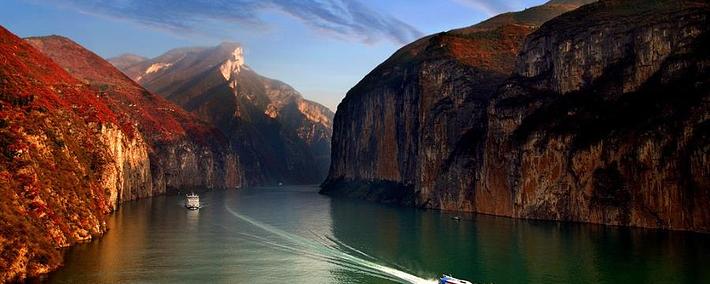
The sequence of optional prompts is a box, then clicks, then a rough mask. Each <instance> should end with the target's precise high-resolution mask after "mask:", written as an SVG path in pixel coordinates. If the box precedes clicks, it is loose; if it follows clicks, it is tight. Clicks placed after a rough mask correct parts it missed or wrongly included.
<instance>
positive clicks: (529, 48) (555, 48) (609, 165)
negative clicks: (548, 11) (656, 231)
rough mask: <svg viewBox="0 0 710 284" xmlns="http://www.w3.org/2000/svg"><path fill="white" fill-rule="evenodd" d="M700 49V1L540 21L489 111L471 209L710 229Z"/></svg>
mask: <svg viewBox="0 0 710 284" xmlns="http://www.w3.org/2000/svg"><path fill="white" fill-rule="evenodd" d="M577 19H585V21H584V22H579V21H578V20H577ZM587 22H589V23H595V25H586V24H585V23H587ZM708 50H710V5H709V4H708V3H707V2H693V1H654V2H648V1H602V2H600V3H596V4H593V5H589V6H585V7H582V8H580V9H579V10H576V11H574V12H572V13H569V14H565V15H563V16H560V17H558V18H556V19H554V20H552V21H550V22H548V23H547V24H545V25H544V26H543V27H542V28H541V29H540V30H538V31H537V32H535V33H534V34H532V35H531V36H530V37H529V38H528V40H527V41H526V43H525V46H524V48H523V50H522V52H521V54H520V56H519V57H518V60H517V63H516V69H515V74H514V75H513V77H512V78H511V79H510V80H509V81H508V83H507V84H506V85H505V87H503V88H502V89H501V90H500V91H499V94H498V96H497V97H496V98H495V99H494V101H493V102H492V103H491V107H490V108H489V111H488V116H489V118H488V122H489V132H488V135H487V138H486V143H485V144H486V149H485V151H484V161H483V168H482V171H481V172H480V175H481V177H482V182H480V183H479V184H478V185H477V186H476V187H475V188H476V189H478V190H480V191H477V193H478V192H480V193H481V194H480V195H479V194H477V195H476V198H474V202H473V204H474V208H476V210H477V211H479V212H486V213H488V212H491V213H497V214H504V215H509V216H515V217H525V218H536V219H555V220H573V221H584V222H593V223H603V224H614V225H633V226H642V227H659V228H669V229H683V230H693V231H710V209H708V208H707V206H706V205H707V204H709V203H708V202H710V183H709V181H710V180H709V178H708V177H709V175H708V173H709V171H710V169H709V167H708V158H709V156H708V155H709V154H708V153H710V151H708V150H709V147H710V146H708V145H710V143H708V142H709V141H708V133H710V132H708V125H710V124H708V123H709V121H708V119H709V118H710V84H709V83H710V71H709V70H708V68H707V66H709V64H710V53H708ZM506 193H507V194H506ZM489 196H499V197H503V198H498V199H497V201H499V204H494V203H491V202H489V201H488V199H489V198H488V197H489ZM503 204H506V205H508V206H503ZM499 205H500V206H499ZM501 208H505V209H501ZM501 211H503V212H501Z"/></svg>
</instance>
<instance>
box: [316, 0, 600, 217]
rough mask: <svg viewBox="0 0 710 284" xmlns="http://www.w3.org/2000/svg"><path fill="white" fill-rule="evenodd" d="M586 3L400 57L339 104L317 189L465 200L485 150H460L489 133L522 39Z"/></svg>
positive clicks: (455, 35) (491, 25)
mask: <svg viewBox="0 0 710 284" xmlns="http://www.w3.org/2000/svg"><path fill="white" fill-rule="evenodd" d="M557 2H563V3H557ZM586 2H589V1H552V2H550V3H547V4H545V5H542V6H538V7H533V8H530V9H527V10H524V11H521V12H515V13H505V14H502V15H499V16H496V17H493V18H491V19H489V20H487V21H484V22H482V23H480V24H477V25H474V26H471V27H467V28H463V29H457V30H452V31H448V32H443V33H439V34H435V35H430V36H427V37H424V38H422V39H420V40H417V41H415V42H413V43H411V44H409V45H407V46H405V47H403V48H402V49H400V50H399V51H397V52H396V53H395V54H394V55H392V56H391V57H390V58H389V59H387V61H385V62H384V63H382V64H380V65H379V66H377V68H375V69H374V70H373V71H372V72H370V74H368V75H367V76H366V77H365V78H364V79H363V80H362V81H360V82H359V83H358V84H357V85H356V86H355V87H353V88H352V89H351V90H350V91H349V92H348V94H347V96H346V97H345V99H343V101H342V102H341V103H340V105H339V106H338V110H337V112H336V115H335V120H334V129H333V142H332V148H333V149H332V158H331V165H330V171H329V175H328V178H327V180H326V181H325V183H324V184H323V191H322V192H323V193H328V194H335V195H349V196H363V197H365V198H367V199H371V200H380V201H385V202H394V203H403V204H408V205H415V203H416V204H421V203H423V202H424V203H426V202H428V201H427V200H429V199H432V198H433V196H430V195H432V194H437V192H440V191H447V192H449V194H450V195H456V196H455V197H453V198H454V199H456V200H467V199H470V197H471V196H470V190H468V189H469V188H470V186H471V185H472V183H473V182H474V179H475V176H474V175H472V174H470V170H471V169H472V168H478V167H480V163H481V162H482V155H483V152H482V147H481V145H478V146H474V147H471V148H466V149H464V146H467V145H468V144H470V143H478V144H482V142H481V141H476V138H477V137H480V136H482V135H484V133H485V132H486V129H487V123H486V116H487V111H486V109H487V107H488V104H489V102H490V99H491V97H492V96H493V95H494V93H495V91H496V89H497V88H498V87H499V86H500V85H501V84H502V83H503V82H504V81H505V80H506V78H508V77H509V76H510V74H511V73H512V71H513V68H514V66H515V56H516V55H517V53H518V51H519V50H520V48H521V47H522V45H523V43H524V40H525V37H526V36H527V35H528V34H530V33H531V32H533V31H534V30H535V29H536V27H538V26H539V25H540V24H542V23H543V22H544V21H546V20H549V19H551V18H552V17H555V16H557V15H560V14H562V13H564V12H566V11H569V10H572V9H574V8H576V7H579V5H581V4H583V3H586ZM456 157H458V158H456ZM456 159H458V160H456ZM444 171H448V172H450V175H449V176H446V177H444V176H442V174H443V172H444ZM430 206H435V205H430ZM459 209H461V210H471V209H472V208H459Z"/></svg>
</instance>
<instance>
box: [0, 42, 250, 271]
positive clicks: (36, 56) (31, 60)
mask: <svg viewBox="0 0 710 284" xmlns="http://www.w3.org/2000/svg"><path fill="white" fill-rule="evenodd" d="M30 43H31V44H32V45H34V46H36V47H37V48H35V47H33V46H32V45H30ZM38 49H41V50H42V52H40V51H39V50H38ZM43 53H44V54H43ZM50 57H51V58H50ZM53 59H54V60H53ZM55 61H56V62H55ZM0 63H1V65H0V153H1V155H0V176H2V178H1V179H0V195H2V196H3V197H4V199H3V202H2V204H0V244H1V245H0V282H7V281H12V280H21V279H24V278H26V277H32V276H37V275H39V274H42V273H46V272H49V271H51V270H53V269H56V268H57V267H58V266H59V265H61V262H62V258H61V252H60V250H59V249H58V248H61V247H66V246H70V245H73V244H75V243H77V242H82V241H88V240H91V239H92V238H93V237H95V236H98V235H101V234H102V233H103V232H104V231H105V230H106V226H105V223H104V221H103V220H104V216H105V215H106V214H107V213H109V212H110V211H112V210H114V209H115V208H116V207H117V206H118V205H119V204H120V202H122V201H126V200H132V199H136V198H142V197H148V196H152V195H155V194H160V193H163V192H165V191H166V190H168V189H170V188H184V187H198V186H199V187H208V188H218V187H228V188H233V187H235V186H237V185H238V184H239V183H240V182H241V173H240V172H239V169H240V168H239V166H238V159H237V158H236V156H235V155H234V154H233V152H232V151H231V149H230V147H229V144H228V141H227V140H226V139H225V138H224V137H223V136H222V135H221V133H220V132H219V131H218V130H217V129H215V128H213V127H211V126H209V125H208V124H206V123H205V122H201V121H200V120H199V119H197V118H196V117H195V116H193V115H191V114H189V113H187V112H185V111H184V110H181V109H180V108H179V107H177V106H175V105H173V104H171V103H169V102H167V101H166V100H164V99H162V98H161V97H158V96H155V95H152V94H151V93H149V92H147V91H146V90H144V89H143V88H142V87H140V86H138V85H137V84H135V83H134V82H133V81H131V80H130V79H129V78H127V77H126V76H125V75H123V74H122V73H121V72H120V71H118V70H117V69H115V68H114V67H113V66H112V65H111V64H109V63H107V62H106V61H104V60H103V59H101V58H99V57H98V56H96V55H95V54H93V53H91V52H89V51H87V50H86V49H84V48H82V47H81V46H79V45H77V44H75V43H74V42H72V41H70V40H68V39H65V38H61V37H45V38H33V39H30V40H28V41H23V40H21V39H19V38H17V37H16V36H15V35H13V34H12V33H10V32H9V31H7V30H5V29H4V28H0ZM58 63H59V64H58ZM60 65H61V66H60Z"/></svg>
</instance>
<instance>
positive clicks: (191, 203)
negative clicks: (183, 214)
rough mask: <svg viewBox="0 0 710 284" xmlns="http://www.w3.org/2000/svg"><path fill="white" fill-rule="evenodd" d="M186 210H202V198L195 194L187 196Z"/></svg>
mask: <svg viewBox="0 0 710 284" xmlns="http://www.w3.org/2000/svg"><path fill="white" fill-rule="evenodd" d="M185 208H187V209H190V210H197V209H200V196H199V195H197V194H194V193H189V194H188V195H186V196H185Z"/></svg>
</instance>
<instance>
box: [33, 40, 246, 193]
mask: <svg viewBox="0 0 710 284" xmlns="http://www.w3.org/2000/svg"><path fill="white" fill-rule="evenodd" d="M27 41H28V42H29V43H30V44H32V45H33V46H34V47H35V48H37V49H38V50H40V51H41V52H42V53H44V54H45V55H47V56H49V57H50V58H51V59H52V60H53V61H54V62H56V63H57V64H59V65H60V66H62V67H63V68H64V69H65V70H67V72H69V73H70V74H71V75H73V76H75V77H76V78H79V79H80V80H82V81H84V82H85V83H86V84H88V85H89V86H91V88H92V89H93V90H94V91H95V92H97V93H98V94H99V98H100V99H101V100H102V101H103V102H104V103H106V105H107V106H108V107H109V108H110V109H111V110H112V111H114V112H115V113H117V114H119V115H118V117H119V120H120V121H122V123H129V124H132V125H135V126H136V127H137V129H138V130H139V133H140V134H141V136H142V137H141V138H142V139H140V140H141V141H145V143H144V144H145V145H139V144H135V145H125V146H124V145H119V144H117V143H115V142H114V141H111V140H110V139H106V141H105V142H107V144H108V145H111V149H112V151H113V152H114V153H115V156H117V157H123V156H124V155H125V154H128V156H127V157H133V156H135V155H138V154H147V155H143V156H141V158H143V159H144V160H142V161H140V160H126V161H125V162H122V164H125V165H122V166H121V168H126V167H128V168H131V167H135V166H136V165H141V166H142V168H143V169H144V171H143V172H141V173H140V175H141V176H140V177H141V178H142V177H148V182H144V181H142V179H139V178H136V177H131V176H126V175H122V176H125V177H127V179H126V180H118V181H117V182H118V183H119V184H120V185H122V186H123V187H126V188H123V187H119V188H123V190H121V191H120V197H121V198H120V199H121V200H130V199H135V198H140V197H147V196H151V195H154V194H159V193H164V192H165V191H166V190H167V189H168V188H172V189H177V188H186V187H187V188H189V187H207V188H234V187H235V186H237V185H238V184H239V183H240V182H241V173H240V172H239V170H240V167H239V166H238V162H237V157H236V156H235V155H234V154H233V152H232V151H231V149H230V147H229V144H228V141H227V140H226V138H225V137H224V136H223V135H222V134H221V132H220V131H219V130H217V129H215V128H214V127H212V126H210V125H209V124H207V123H205V122H202V121H201V120H200V119H199V118H197V117H196V116H194V115H192V114H190V113H188V112H186V111H184V110H183V109H182V108H180V107H178V106H176V105H174V104H172V103H170V102H168V101H167V100H165V99H163V98H162V97H159V96H156V95H153V94H151V93H150V92H148V91H146V90H145V89H143V87H141V86H140V85H138V84H136V83H135V82H133V81H132V80H131V79H130V78H128V77H126V75H124V74H123V73H121V71H119V70H118V69H116V68H115V67H114V66H112V65H111V63H108V62H107V61H106V60H104V59H102V58H101V57H99V56H98V55H96V54H94V53H93V52H91V51H89V50H87V49H85V48H83V47H82V46H80V45H78V44H77V43H75V42H73V41H72V40H70V39H67V38H64V37H60V36H48V37H33V38H28V39H27ZM131 59H132V60H139V59H140V58H134V57H132V58H131ZM135 151H143V152H145V153H132V152H135ZM124 153H125V154H124ZM118 160H120V161H122V159H118ZM133 181H141V182H140V183H138V184H132V183H133Z"/></svg>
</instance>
